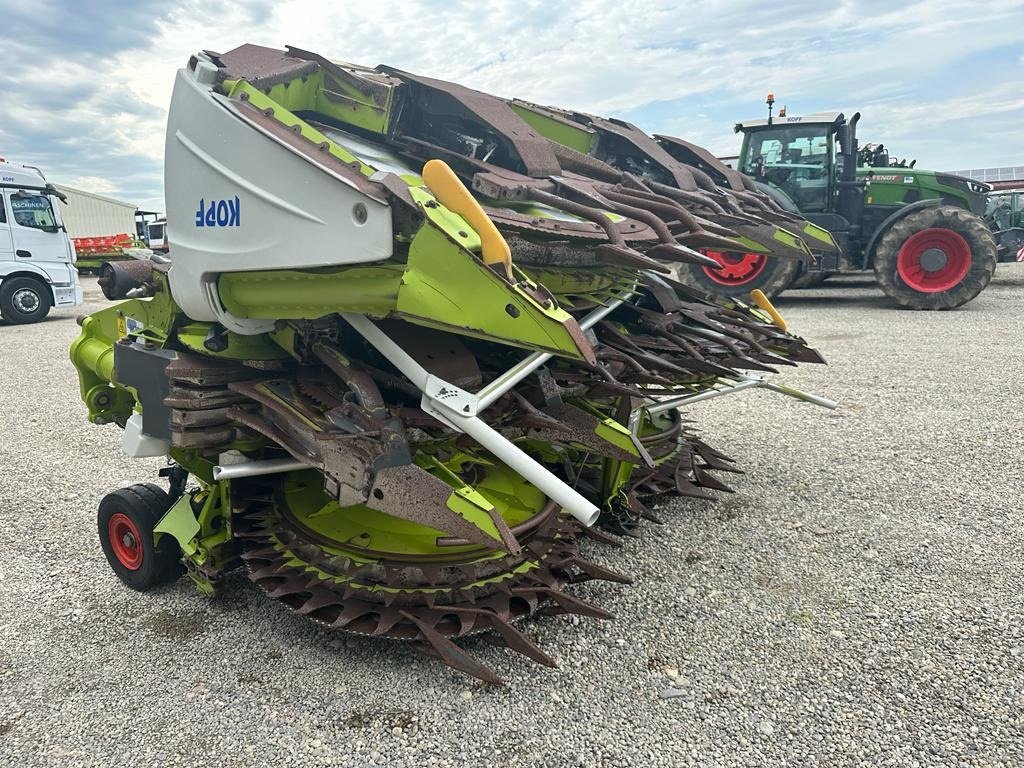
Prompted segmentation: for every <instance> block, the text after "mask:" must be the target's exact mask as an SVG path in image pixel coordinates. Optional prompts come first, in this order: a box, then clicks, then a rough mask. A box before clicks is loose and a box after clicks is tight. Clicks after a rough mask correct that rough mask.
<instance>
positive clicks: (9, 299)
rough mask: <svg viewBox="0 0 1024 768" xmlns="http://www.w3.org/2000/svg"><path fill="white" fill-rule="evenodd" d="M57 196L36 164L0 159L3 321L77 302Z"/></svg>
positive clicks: (36, 316) (29, 319) (34, 318)
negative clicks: (27, 164)
mask: <svg viewBox="0 0 1024 768" xmlns="http://www.w3.org/2000/svg"><path fill="white" fill-rule="evenodd" d="M62 199H63V195H62V194H61V193H60V192H59V191H58V190H57V189H56V188H54V187H53V185H52V184H49V183H47V181H46V177H45V176H43V173H42V171H40V170H39V169H38V168H33V167H31V166H26V165H19V164H17V163H11V162H7V161H6V160H2V159H0V316H2V317H3V319H4V320H6V321H7V322H9V323H16V324H24V323H34V322H38V321H39V320H42V319H43V318H44V317H46V315H47V314H48V313H49V311H50V309H51V308H53V307H61V308H63V307H76V306H79V305H80V304H82V286H81V284H80V283H79V281H78V271H77V269H76V268H75V249H74V247H73V246H72V244H71V239H70V238H69V237H68V233H67V230H66V229H65V227H64V223H63V220H62V218H61V214H60V202H59V201H61V200H62Z"/></svg>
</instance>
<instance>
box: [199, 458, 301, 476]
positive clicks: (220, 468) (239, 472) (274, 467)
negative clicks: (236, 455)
mask: <svg viewBox="0 0 1024 768" xmlns="http://www.w3.org/2000/svg"><path fill="white" fill-rule="evenodd" d="M311 468H312V465H311V464H307V463H306V462H304V461H299V460H297V459H265V460H263V461H243V462H242V463H240V464H218V465H217V466H215V467H214V468H213V479H214V480H237V479H238V478H240V477H258V476H260V475H277V474H280V473H282V472H294V471H296V470H299V469H311Z"/></svg>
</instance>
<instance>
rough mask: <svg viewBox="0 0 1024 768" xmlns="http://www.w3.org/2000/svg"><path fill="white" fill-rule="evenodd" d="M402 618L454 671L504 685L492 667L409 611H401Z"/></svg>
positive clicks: (492, 683)
mask: <svg viewBox="0 0 1024 768" xmlns="http://www.w3.org/2000/svg"><path fill="white" fill-rule="evenodd" d="M400 613H401V614H402V616H403V617H404V618H406V619H407V620H409V621H411V622H412V623H413V624H415V625H416V627H417V628H418V629H419V631H420V637H421V638H422V640H423V641H424V642H426V643H427V644H428V645H429V646H430V648H431V649H433V651H434V652H435V653H436V654H437V658H439V659H440V660H441V661H443V662H444V663H445V664H447V665H448V666H449V667H451V668H452V669H456V670H458V671H459V672H464V673H465V674H467V675H470V676H471V677H475V678H477V679H478V680H482V681H484V682H485V683H490V684H491V685H504V684H505V681H504V680H502V679H501V678H500V677H498V676H497V675H496V674H494V672H493V671H492V670H491V669H490V667H487V666H485V665H484V664H481V663H480V662H479V661H477V660H476V659H475V658H473V656H471V655H470V654H468V653H467V652H466V651H464V650H463V649H462V648H460V647H459V646H457V645H456V644H455V643H453V642H452V641H451V640H449V639H448V638H447V637H445V636H444V635H442V634H441V633H439V632H438V631H437V630H435V629H434V628H433V627H431V626H430V625H429V624H427V623H426V622H425V621H422V620H421V619H420V618H419V617H417V616H415V615H413V614H412V613H409V612H408V611H400Z"/></svg>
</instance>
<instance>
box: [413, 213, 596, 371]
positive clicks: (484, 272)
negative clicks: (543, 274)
mask: <svg viewBox="0 0 1024 768" xmlns="http://www.w3.org/2000/svg"><path fill="white" fill-rule="evenodd" d="M523 278H524V279H525V275H524V276H523ZM534 287H535V286H534ZM526 288H529V286H523V285H520V284H516V285H510V284H509V283H508V282H507V281H505V280H504V279H503V278H502V277H501V276H499V275H498V274H497V273H496V272H494V271H493V270H491V269H489V268H488V267H487V266H485V265H484V264H483V262H481V261H480V260H479V259H478V258H476V257H475V256H473V255H472V254H470V253H469V252H467V251H466V250H464V249H463V248H462V247H461V246H460V245H459V244H458V243H455V242H453V241H452V240H451V239H450V238H449V237H447V236H446V235H445V233H444V232H442V231H441V230H440V229H438V227H437V226H435V225H434V224H433V222H431V223H430V224H428V225H425V226H424V227H423V228H422V229H420V231H419V232H418V233H417V234H416V237H415V238H413V241H412V243H411V245H410V246H409V261H408V265H407V269H406V273H405V275H404V276H403V278H402V285H401V287H400V288H399V290H398V305H397V308H396V314H397V315H398V316H399V317H402V318H405V319H407V320H409V321H411V322H414V323H418V324H420V325H425V326H428V327H430V328H437V329H439V330H446V331H452V332H454V333H458V334H460V335H464V336H472V337H475V338H480V339H488V340H497V341H501V342H504V343H506V344H511V345H512V346H517V347H522V348H524V349H530V350H535V351H543V352H551V353H552V354H555V355H559V356H562V357H569V358H573V359H580V358H581V357H582V355H581V352H580V350H579V347H578V346H577V343H576V340H575V339H574V338H573V336H572V334H571V333H570V332H569V329H568V327H567V321H570V320H571V318H570V316H569V314H568V313H567V312H566V311H565V310H563V309H561V308H560V307H558V306H557V305H555V304H553V303H550V302H549V306H542V305H541V304H540V303H539V302H538V300H537V299H535V298H533V297H532V296H530V295H529V294H528V293H527V291H526Z"/></svg>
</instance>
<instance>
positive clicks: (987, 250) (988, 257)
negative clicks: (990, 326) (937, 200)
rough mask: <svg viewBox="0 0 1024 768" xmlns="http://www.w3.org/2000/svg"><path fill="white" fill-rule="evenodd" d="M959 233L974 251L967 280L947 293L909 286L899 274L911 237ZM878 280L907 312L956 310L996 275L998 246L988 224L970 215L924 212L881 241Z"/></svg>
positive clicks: (943, 209)
mask: <svg viewBox="0 0 1024 768" xmlns="http://www.w3.org/2000/svg"><path fill="white" fill-rule="evenodd" d="M930 228H941V229H949V230H952V231H953V232H956V233H957V234H959V235H960V236H961V237H963V239H964V240H966V241H967V245H968V246H969V247H970V249H971V266H970V269H969V270H968V272H967V274H966V275H965V276H964V278H963V279H962V280H961V281H960V282H959V283H958V284H957V285H955V286H953V287H952V288H950V289H949V290H946V291H941V292H937V293H924V292H922V291H918V290H915V289H913V288H911V287H910V286H908V285H907V284H906V283H905V282H903V279H902V278H901V277H900V276H899V274H898V273H897V271H896V258H897V256H898V255H899V252H900V248H901V247H902V246H903V244H904V243H905V242H906V241H907V238H909V237H910V236H911V235H913V234H915V233H917V232H920V231H921V230H924V229H930ZM874 269H875V279H876V280H878V284H879V285H880V286H881V288H882V290H883V291H884V292H885V294H886V295H887V296H889V298H891V299H892V300H893V301H895V302H896V304H898V305H899V306H900V307H902V308H904V309H929V310H941V309H954V308H956V307H959V306H962V305H964V304H966V303H967V302H969V301H970V300H971V299H973V298H974V297H975V296H977V295H978V294H979V293H981V292H982V290H984V288H985V286H986V285H988V284H989V281H990V280H991V279H992V275H993V273H995V271H996V242H995V239H994V238H993V237H992V233H991V232H990V231H989V230H988V228H987V227H986V226H985V223H984V222H983V221H982V220H981V219H980V218H978V217H977V216H975V215H974V214H973V213H971V212H970V211H967V210H964V209H963V208H957V207H956V206H952V205H942V206H937V207H935V208H924V209H921V210H917V211H914V212H913V213H909V214H907V215H906V216H905V217H904V218H902V219H900V220H899V221H897V222H896V223H895V224H893V225H892V227H891V228H890V229H889V231H888V232H886V233H885V234H884V235H883V236H882V237H881V239H880V240H879V241H878V245H877V246H876V247H875V256H874Z"/></svg>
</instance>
